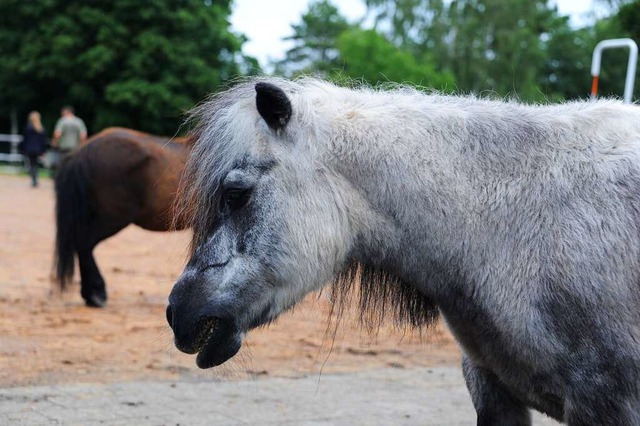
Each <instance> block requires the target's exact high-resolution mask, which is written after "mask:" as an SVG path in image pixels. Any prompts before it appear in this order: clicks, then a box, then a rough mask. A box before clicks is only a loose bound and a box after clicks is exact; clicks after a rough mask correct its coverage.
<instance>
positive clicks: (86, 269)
mask: <svg viewBox="0 0 640 426" xmlns="http://www.w3.org/2000/svg"><path fill="white" fill-rule="evenodd" d="M122 216H123V217H122V218H117V219H114V218H107V217H104V216H97V217H94V218H93V219H92V220H91V221H90V222H89V224H88V227H87V228H88V230H87V232H86V234H85V235H84V236H83V237H84V238H83V239H82V241H79V242H78V249H77V255H78V266H79V267H80V294H81V295H82V298H83V299H84V300H85V302H86V304H87V306H90V307H93V308H102V307H104V306H105V305H106V304H107V289H106V286H105V281H104V278H103V277H102V274H101V273H100V269H98V264H97V263H96V260H95V258H94V257H93V249H94V248H95V247H96V246H97V245H98V244H99V243H100V242H101V241H103V240H106V239H107V238H109V237H111V236H112V235H114V234H116V233H118V232H120V231H121V230H122V229H124V228H125V227H126V226H127V225H129V224H130V223H131V220H130V219H129V217H127V216H131V214H125V213H123V214H122Z"/></svg>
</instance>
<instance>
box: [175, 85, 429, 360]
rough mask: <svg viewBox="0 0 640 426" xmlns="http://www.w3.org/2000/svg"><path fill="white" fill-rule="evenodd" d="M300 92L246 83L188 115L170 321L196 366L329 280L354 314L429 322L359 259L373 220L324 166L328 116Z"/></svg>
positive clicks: (424, 307) (406, 292)
mask: <svg viewBox="0 0 640 426" xmlns="http://www.w3.org/2000/svg"><path fill="white" fill-rule="evenodd" d="M311 85H313V82H312V84H311ZM331 87H333V86H331ZM304 89H305V87H304V84H297V83H292V82H287V81H282V80H278V81H277V85H276V84H273V83H270V82H265V81H260V82H258V83H257V84H252V83H249V84H243V85H240V86H237V87H235V88H233V89H231V90H229V91H227V92H224V93H222V94H220V95H218V96H216V97H215V98H214V99H213V100H211V101H210V102H207V103H205V104H204V105H202V106H201V107H199V108H198V109H197V110H196V113H195V116H196V117H197V119H198V121H199V123H200V124H199V127H198V128H197V130H196V135H197V140H196V142H195V144H194V147H193V150H192V152H191V155H190V158H189V160H188V162H187V166H186V170H185V173H184V175H183V178H182V183H181V188H180V194H179V200H180V201H179V204H180V205H181V206H182V208H183V214H186V215H187V216H188V217H189V221H188V222H189V223H191V225H192V227H193V231H194V234H193V240H192V247H191V249H192V253H191V258H190V260H189V262H188V264H187V266H186V267H185V270H184V272H183V274H182V275H181V276H180V278H179V279H178V281H177V282H176V284H175V286H174V288H173V290H172V292H171V295H170V297H169V306H168V308H167V320H168V322H169V324H170V325H171V327H172V329H173V331H174V334H175V344H176V346H177V347H178V349H180V350H181V351H183V352H186V353H190V354H195V353H198V356H197V359H196V362H197V364H198V366H200V367H201V368H208V367H212V366H215V365H219V364H221V363H223V362H225V361H226V360H228V359H229V358H231V357H232V356H234V355H235V354H236V353H237V351H238V350H239V349H240V346H241V343H242V336H243V335H244V333H245V332H247V331H248V330H250V329H252V328H254V327H257V326H260V325H263V324H266V323H268V322H270V321H272V320H273V319H274V318H276V317H277V316H278V315H279V314H280V313H281V312H283V311H285V310H287V309H288V308H290V307H291V306H293V305H294V304H295V303H296V302H298V301H299V300H300V299H302V298H303V297H304V295H306V294H307V293H309V292H311V291H314V290H317V289H320V288H321V287H322V286H323V285H325V284H327V283H329V282H334V283H335V284H336V286H335V287H334V288H335V289H336V290H338V291H337V292H336V294H337V295H338V296H339V295H345V294H347V293H348V291H349V289H350V288H351V286H352V284H353V283H354V282H355V281H358V280H362V284H363V287H362V289H361V291H360V297H361V298H360V303H361V307H362V308H363V310H364V309H366V308H372V310H373V311H376V312H377V313H376V314H375V315H373V317H376V316H378V317H383V316H384V315H386V314H387V313H389V312H388V311H389V310H391V311H392V312H391V313H395V314H397V315H399V317H400V319H403V320H408V322H409V323H410V324H412V325H423V324H425V323H431V322H433V319H434V318H435V316H436V312H437V311H436V310H435V308H434V307H433V305H432V304H431V302H430V301H429V300H428V299H426V298H424V296H422V295H420V294H418V293H417V292H416V291H415V289H413V287H410V286H408V285H405V284H404V283H403V282H401V281H399V280H398V279H397V278H394V277H392V276H390V275H388V274H383V273H381V272H380V271H379V270H377V269H375V268H373V267H371V266H368V265H367V262H366V261H363V259H364V258H365V257H366V256H362V255H363V252H364V251H366V250H364V249H363V247H366V246H372V245H375V244H371V242H370V241H369V242H368V243H367V242H366V240H368V239H369V237H367V236H366V235H365V234H367V235H368V233H371V229H374V228H376V227H375V226H373V225H372V222H375V219H372V218H374V217H375V213H372V212H371V208H370V206H368V204H367V202H366V201H365V200H364V199H363V198H362V197H361V196H360V195H359V194H358V192H357V191H356V190H354V188H353V186H352V184H351V183H350V182H349V181H347V180H346V179H345V178H344V176H342V174H341V173H339V172H337V171H336V170H333V168H332V161H331V160H330V159H329V158H330V157H331V155H329V154H328V151H329V149H328V148H327V147H329V146H331V144H332V143H333V142H334V140H333V139H332V138H333V136H332V135H331V131H330V130H327V129H329V128H330V127H331V123H328V121H330V120H329V118H327V115H328V114H326V112H322V111H320V112H318V111H316V110H314V108H316V107H317V105H318V102H314V101H310V100H309V98H308V96H309V93H305V91H304ZM324 89H325V87H321V90H319V91H316V92H315V93H314V94H313V96H316V98H314V99H315V100H317V97H318V96H320V97H322V96H323V95H324V94H325V92H324ZM333 89H335V87H333ZM322 120H325V121H326V122H323V121H322ZM378 228H379V227H378ZM358 262H360V264H358ZM362 265H364V266H362ZM338 299H339V300H346V298H340V297H338Z"/></svg>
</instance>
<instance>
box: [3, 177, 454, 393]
mask: <svg viewBox="0 0 640 426" xmlns="http://www.w3.org/2000/svg"><path fill="white" fill-rule="evenodd" d="M53 206H54V194H53V188H52V184H51V181H50V180H48V179H42V181H41V185H40V187H39V188H37V189H31V188H30V187H29V183H28V178H27V177H25V176H8V175H0V387H12V386H26V385H41V384H60V383H79V382H83V383H108V382H120V381H129V380H165V379H166V380H177V379H185V378H187V379H191V378H193V379H194V380H195V379H203V378H204V379H216V378H224V379H236V378H246V377H248V376H262V375H268V376H285V377H291V376H303V375H309V374H314V375H318V374H321V373H323V372H326V373H329V372H344V371H357V370H364V369H377V368H384V367H393V368H412V367H425V366H436V365H458V363H459V359H460V355H459V352H458V349H457V347H456V345H455V343H454V341H453V339H452V338H451V336H450V335H449V333H448V332H447V331H446V330H445V329H444V327H443V326H442V325H441V324H440V325H438V326H437V327H436V328H435V329H433V330H430V331H428V332H426V333H424V334H423V335H419V334H417V333H416V332H407V331H399V330H396V329H394V327H393V326H392V325H386V326H384V327H382V329H381V330H380V331H379V332H378V333H377V334H376V335H369V334H367V333H366V332H364V331H362V330H361V329H360V327H359V326H358V324H357V322H356V321H353V320H350V319H349V318H348V317H346V318H343V319H342V320H341V321H340V323H339V324H338V327H337V329H336V328H335V327H333V326H329V325H328V324H329V323H328V312H329V308H330V305H329V300H328V297H327V295H326V294H320V295H318V294H314V295H310V296H309V297H308V298H307V299H306V300H305V301H304V302H303V303H301V304H300V305H299V306H298V307H297V308H296V309H295V310H294V311H293V312H291V313H287V314H284V315H282V316H281V317H280V318H279V319H278V321H277V322H276V323H274V324H272V325H270V326H269V327H267V328H264V329H259V330H255V331H253V332H251V333H250V334H249V337H248V338H247V340H246V341H245V344H244V347H243V349H242V350H241V352H240V353H239V355H238V356H236V357H235V358H234V359H233V360H231V361H230V362H228V363H227V364H225V365H223V366H221V367H218V368H216V369H213V370H206V371H205V370H199V369H198V368H197V367H196V366H195V359H194V357H193V356H190V355H186V354H183V353H180V352H179V351H178V350H177V349H175V347H174V346H173V343H172V333H171V330H170V329H169V327H168V325H167V323H166V320H165V313H164V312H165V308H166V300H167V297H168V295H169V292H170V290H171V287H172V285H173V282H174V281H175V279H176V278H177V277H178V275H179V274H180V271H181V270H182V267H183V264H184V261H185V253H186V247H187V243H188V240H189V237H190V234H189V232H188V231H186V232H177V233H153V232H149V231H144V230H142V229H140V228H137V227H135V226H130V227H128V228H127V229H125V230H124V231H122V232H121V233H119V234H117V235H116V236H114V237H112V238H111V239H108V240H106V241H104V242H103V243H102V244H101V245H99V246H98V248H97V249H96V252H95V255H96V260H97V262H98V265H99V266H100V268H101V270H102V273H103V275H104V277H105V279H106V281H107V290H108V292H109V297H110V299H109V304H108V306H107V307H106V308H104V309H91V308H87V307H85V306H84V303H83V301H82V299H81V298H80V292H79V283H76V284H75V285H74V286H73V287H72V288H71V289H70V291H69V292H67V293H65V294H62V295H60V294H58V293H56V292H55V291H53V290H54V287H53V283H52V281H51V279H50V277H51V270H52V254H53V242H54V233H55V225H54V217H53ZM77 279H78V278H76V280H77ZM336 330H337V331H336Z"/></svg>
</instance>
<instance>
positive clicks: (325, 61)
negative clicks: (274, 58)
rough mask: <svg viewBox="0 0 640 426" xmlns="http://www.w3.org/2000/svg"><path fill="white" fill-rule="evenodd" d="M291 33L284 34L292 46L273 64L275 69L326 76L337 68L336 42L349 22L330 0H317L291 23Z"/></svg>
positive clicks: (348, 25)
mask: <svg viewBox="0 0 640 426" xmlns="http://www.w3.org/2000/svg"><path fill="white" fill-rule="evenodd" d="M291 27H292V29H293V35H292V36H290V37H286V38H285V40H290V41H292V42H293V43H294V46H293V47H292V48H291V49H289V50H287V52H286V55H285V58H284V59H283V60H282V61H279V62H278V63H276V67H275V72H276V73H277V74H283V75H286V76H292V75H295V74H300V73H318V74H322V75H328V74H329V73H330V72H331V71H332V70H333V69H335V68H339V67H340V61H339V59H338V50H337V49H336V46H335V41H336V39H337V38H338V36H339V35H340V34H341V33H343V32H344V31H346V30H347V29H349V28H350V27H351V25H350V24H349V23H348V22H347V20H346V19H345V18H344V17H343V16H342V15H340V12H339V11H338V9H337V8H336V7H335V6H334V5H333V4H332V3H331V2H330V1H329V0H316V1H314V2H312V3H311V4H310V5H309V9H308V10H307V12H306V13H305V14H303V15H302V17H301V22H300V23H298V24H294V25H292V26H291Z"/></svg>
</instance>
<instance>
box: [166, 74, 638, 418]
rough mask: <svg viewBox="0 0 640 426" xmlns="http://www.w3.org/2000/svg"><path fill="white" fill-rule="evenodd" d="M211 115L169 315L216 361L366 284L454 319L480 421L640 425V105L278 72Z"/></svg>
mask: <svg viewBox="0 0 640 426" xmlns="http://www.w3.org/2000/svg"><path fill="white" fill-rule="evenodd" d="M194 117H195V119H196V120H197V122H198V126H197V127H196V129H195V131H194V134H195V135H196V137H197V141H196V142H195V145H194V147H193V150H192V153H191V156H190V159H189V162H188V164H187V169H186V171H185V174H184V177H183V182H182V186H181V193H180V200H181V202H180V206H181V209H182V212H181V213H182V214H186V215H188V216H189V218H190V221H191V223H192V225H193V228H194V236H193V241H192V254H191V258H190V260H189V262H188V264H187V265H186V267H185V270H184V272H183V274H182V275H181V277H180V278H179V279H178V281H177V283H176V284H175V286H174V288H173V290H172V292H171V295H170V297H169V306H168V308H167V319H168V321H169V323H170V325H171V327H172V328H173V331H174V334H175V343H176V346H177V347H178V348H179V349H180V350H182V351H184V352H186V353H194V354H195V353H197V354H198V356H197V358H196V361H197V364H198V365H199V366H200V367H202V368H208V367H212V366H215V365H219V364H221V363H223V362H225V361H226V360H228V359H229V358H231V357H233V356H234V355H235V354H236V353H237V351H238V350H239V348H240V346H241V343H242V338H243V336H244V334H245V333H246V332H247V331H249V330H250V329H252V328H254V327H257V326H260V325H263V324H266V323H268V322H270V321H272V320H273V319H274V318H276V317H277V316H278V315H279V314H280V313H281V312H283V311H285V310H287V309H288V308H290V307H291V306H293V305H294V304H295V303H296V302H298V301H299V300H301V299H302V298H303V297H304V295H305V294H307V293H309V292H311V291H314V290H318V289H320V288H322V287H323V286H325V285H327V284H328V283H334V284H335V289H336V290H337V291H338V294H339V292H340V291H342V290H343V289H344V288H346V287H348V285H349V283H350V282H352V281H358V280H357V279H355V278H358V277H359V278H360V280H361V281H362V286H363V287H362V290H361V293H362V300H361V303H362V305H363V308H366V307H367V306H368V307H371V306H374V305H372V303H373V304H375V303H376V301H378V302H379V301H380V300H383V301H384V300H388V301H389V303H386V304H385V303H382V304H380V303H378V304H377V305H375V306H374V309H377V314H378V315H380V316H391V315H394V314H395V315H397V316H398V317H399V318H400V319H402V320H405V321H409V322H410V323H411V324H413V325H416V326H422V325H428V324H431V323H433V321H434V319H435V318H436V317H437V315H438V313H439V314H441V315H442V316H443V317H444V319H445V320H446V322H447V324H448V326H449V327H450V329H451V331H452V332H453V334H454V335H455V337H456V339H457V341H458V342H459V344H460V346H461V348H462V351H463V372H464V376H465V379H466V383H467V386H468V388H469V391H470V394H471V397H472V400H473V403H474V406H475V408H476V411H477V414H478V425H528V424H531V419H530V413H529V409H531V408H533V409H536V410H539V411H541V412H543V413H546V414H547V415H549V416H551V417H553V418H555V419H557V420H560V421H564V422H566V423H567V424H570V425H640V389H639V385H640V381H639V372H640V344H639V342H640V311H639V310H638V306H640V287H639V284H640V267H639V266H640V265H639V263H640V108H638V107H637V106H633V105H632V106H625V105H622V104H621V103H618V102H616V101H597V102H574V103H567V104H562V105H546V106H543V105H523V104H521V103H518V102H515V101H496V100H487V99H478V98H474V97H471V96H442V95H438V94H424V93H422V92H419V91H416V90H413V89H409V88H402V87H400V88H396V89H394V90H379V89H373V88H355V89H349V88H341V87H337V86H335V85H332V84H330V83H327V82H323V81H320V80H315V79H303V80H298V81H286V80H281V79H268V78H267V79H265V78H261V79H255V80H249V81H246V82H244V83H241V84H238V85H237V86H235V87H233V88H231V89H229V90H227V91H224V92H223V93H221V94H218V95H216V96H214V97H213V98H212V99H211V100H210V101H208V102H205V103H204V104H203V105H201V106H199V107H198V108H197V109H196V110H195V112H194ZM353 271H358V272H355V273H354V272H353Z"/></svg>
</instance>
